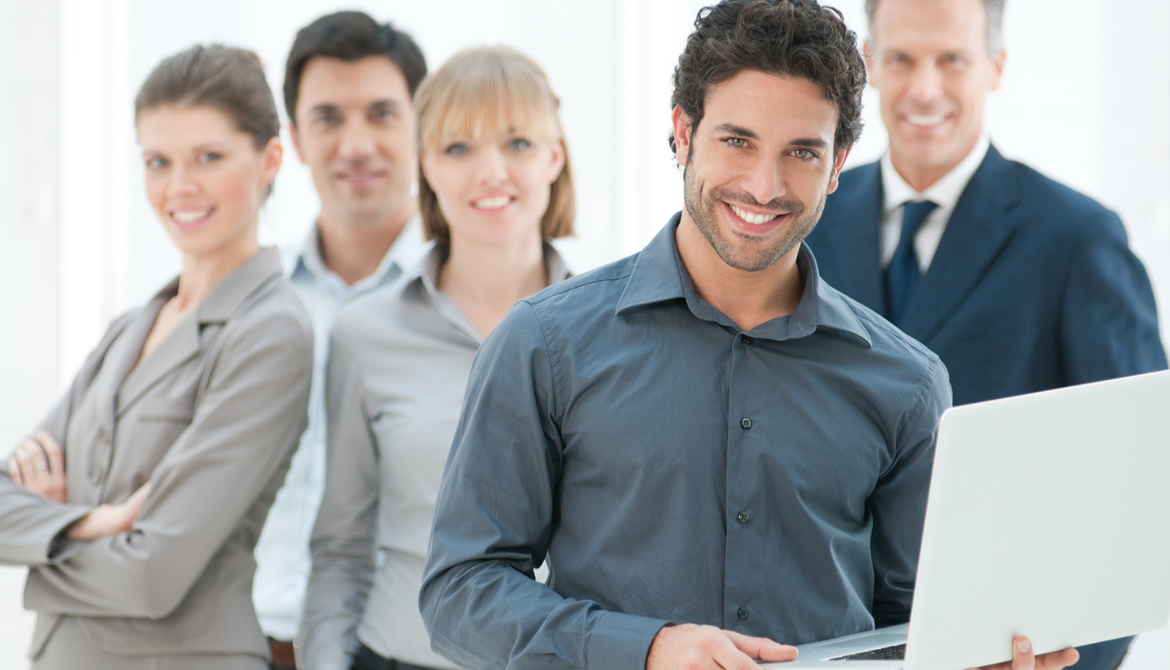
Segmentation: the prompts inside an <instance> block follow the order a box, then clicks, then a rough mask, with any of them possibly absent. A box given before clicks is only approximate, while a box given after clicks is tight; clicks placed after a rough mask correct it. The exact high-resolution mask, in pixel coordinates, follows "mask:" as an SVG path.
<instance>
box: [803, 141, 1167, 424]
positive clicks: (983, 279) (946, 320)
mask: <svg viewBox="0 0 1170 670" xmlns="http://www.w3.org/2000/svg"><path fill="white" fill-rule="evenodd" d="M882 192H883V191H882V179H881V169H880V166H879V164H878V163H871V164H869V165H864V166H861V167H858V168H855V169H853V170H849V171H848V172H845V173H843V174H842V175H841V181H840V186H839V188H838V189H837V192H836V193H834V194H832V195H830V196H829V197H828V200H827V202H826V203H825V211H824V214H823V216H822V217H821V220H820V223H819V224H818V225H817V227H816V229H815V230H813V232H812V233H811V234H810V235H809V236H808V238H807V242H808V244H809V246H810V247H811V248H812V250H813V253H814V254H815V255H816V259H817V265H818V267H819V268H820V273H821V276H822V277H823V278H824V279H825V280H826V281H828V282H829V283H830V284H831V285H832V286H833V287H835V288H837V289H839V290H841V291H843V292H844V293H845V294H847V295H849V296H850V297H852V298H854V299H855V300H858V301H859V302H861V303H863V304H864V305H866V306H867V307H869V308H870V309H873V310H874V311H876V312H877V313H879V314H882V315H887V316H888V313H887V311H886V304H885V295H884V292H883V288H882V286H883V282H882V270H881V260H880V250H879V243H878V239H879V227H880V225H881V214H882ZM899 327H900V328H901V329H902V330H903V331H905V332H906V334H908V335H910V336H911V337H914V338H915V339H917V340H918V341H920V342H922V343H923V344H925V345H926V346H927V347H929V348H930V349H932V350H933V351H934V352H935V353H937V354H938V355H939V358H941V359H942V360H943V363H945V364H946V366H947V369H948V370H949V372H950V375H951V385H952V387H953V389H954V402H955V404H956V405H959V404H963V403H970V402H978V401H981V400H990V399H993V398H1002V397H1005V396H1012V395H1018V394H1021V393H1030V392H1033V391H1041V390H1045V389H1051V388H1057V387H1061V386H1070V385H1073V384H1081V383H1085V382H1092V381H1098V380H1102V379H1110V378H1114V377H1122V376H1125V375H1131V374H1137V373H1141V372H1151V371H1154V370H1164V369H1166V354H1165V352H1164V351H1163V349H1162V342H1161V340H1160V338H1159V335H1158V318H1157V311H1156V308H1155V305H1154V294H1153V290H1152V289H1151V287H1150V280H1149V278H1148V277H1147V276H1146V271H1145V268H1144V267H1143V266H1142V264H1141V261H1139V260H1138V259H1137V258H1136V257H1135V256H1134V255H1133V253H1132V252H1131V251H1130V250H1129V246H1128V244H1127V242H1126V235H1125V229H1124V228H1123V227H1122V225H1121V220H1120V219H1119V218H1118V217H1117V215H1116V214H1114V213H1113V212H1111V211H1109V210H1107V209H1105V208H1104V207H1103V206H1101V205H1100V204H1099V203H1097V202H1096V201H1094V200H1092V199H1091V198H1089V197H1087V196H1085V195H1082V194H1080V193H1077V192H1076V191H1073V190H1072V189H1070V188H1068V187H1066V186H1062V185H1061V184H1058V183H1056V182H1055V181H1052V180H1051V179H1048V178H1047V177H1044V176H1043V175H1041V174H1040V173H1038V172H1036V171H1035V170H1032V169H1031V168H1029V167H1027V166H1025V165H1022V164H1020V163H1016V162H1012V161H1008V160H1006V159H1004V157H1003V156H1001V155H1000V153H999V152H998V151H996V149H995V147H991V149H990V150H989V151H988V153H987V157H986V158H985V159H984V160H983V163H982V164H981V165H980V166H979V169H978V170H977V171H976V172H975V175H974V176H973V177H972V178H971V181H970V182H969V183H968V185H967V188H966V189H965V190H964V191H963V194H962V196H961V197H960V198H959V201H958V203H957V204H956V206H955V211H954V212H953V213H952V215H951V219H950V221H949V223H948V224H947V227H946V231H945V232H944V234H943V237H942V240H941V242H940V243H939V246H938V251H937V253H936V254H935V256H934V260H933V261H931V264H930V268H929V269H928V270H927V272H926V274H925V275H924V276H923V279H922V282H921V284H919V287H918V290H917V292H916V293H915V295H914V298H913V300H912V301H911V302H910V304H909V306H908V307H907V308H906V312H905V314H904V315H903V317H902V323H901V324H899Z"/></svg>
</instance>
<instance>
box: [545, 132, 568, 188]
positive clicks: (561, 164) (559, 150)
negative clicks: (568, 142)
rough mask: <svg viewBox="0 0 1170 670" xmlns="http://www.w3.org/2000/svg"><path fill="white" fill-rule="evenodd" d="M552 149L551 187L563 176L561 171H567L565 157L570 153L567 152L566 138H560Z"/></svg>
mask: <svg viewBox="0 0 1170 670" xmlns="http://www.w3.org/2000/svg"><path fill="white" fill-rule="evenodd" d="M551 147H552V163H550V164H549V171H548V183H549V184H550V185H551V184H552V183H553V182H554V181H556V180H557V177H560V176H561V171H562V170H564V169H565V156H566V155H568V151H566V150H565V138H563V137H562V138H559V139H557V141H556V142H553V143H552V144H551Z"/></svg>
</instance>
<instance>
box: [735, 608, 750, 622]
mask: <svg viewBox="0 0 1170 670" xmlns="http://www.w3.org/2000/svg"><path fill="white" fill-rule="evenodd" d="M735 615H736V616H737V617H739V618H741V619H746V618H748V608H746V607H741V608H739V609H738V610H736V612H735Z"/></svg>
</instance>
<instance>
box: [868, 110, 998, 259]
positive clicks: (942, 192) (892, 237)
mask: <svg viewBox="0 0 1170 670" xmlns="http://www.w3.org/2000/svg"><path fill="white" fill-rule="evenodd" d="M990 147H991V141H990V140H989V139H988V137H987V134H986V133H983V134H982V135H980V136H979V142H977V143H976V144H975V148H973V149H972V150H971V153H969V154H967V157H966V158H964V159H963V160H962V162H960V163H959V164H958V165H956V166H955V167H954V169H952V170H951V171H950V172H948V173H946V175H944V176H943V178H942V179H939V180H938V181H936V182H935V183H934V184H933V185H931V186H930V188H928V189H926V190H925V191H923V192H922V193H919V192H918V191H915V190H914V188H913V187H912V186H910V184H907V183H906V180H905V179H903V178H902V175H900V174H898V171H897V170H896V169H894V163H893V161H891V160H890V152H889V151H887V152H886V154H885V155H884V156H882V160H881V166H882V191H883V199H882V203H883V204H882V227H881V249H882V269H883V270H885V269H886V266H887V265H889V264H890V259H892V258H893V257H894V251H896V250H897V249H898V240H899V239H900V238H901V237H902V209H903V207H902V206H903V205H905V204H906V202H907V201H919V200H930V201H931V202H933V203H934V204H936V205H938V207H936V208H934V209H933V210H932V211H931V212H930V214H928V215H927V216H926V221H924V222H923V224H922V227H921V228H919V229H918V233H917V234H915V235H914V254H915V256H916V257H917V258H918V268H919V269H920V270H922V274H924V275H925V274H926V271H927V270H928V269H929V268H930V262H931V261H932V260H934V254H935V252H936V251H938V243H939V242H940V241H942V236H943V233H944V232H945V231H946V229H947V223H948V222H949V221H950V220H951V213H953V212H954V211H955V205H956V204H958V202H959V196H961V195H963V191H964V190H965V189H966V188H967V182H969V181H971V177H973V176H974V175H975V171H976V170H978V169H979V166H980V165H981V164H982V163H983V159H984V158H986V157H987V150H988V149H989V148H990Z"/></svg>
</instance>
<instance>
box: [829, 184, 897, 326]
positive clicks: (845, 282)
mask: <svg viewBox="0 0 1170 670" xmlns="http://www.w3.org/2000/svg"><path fill="white" fill-rule="evenodd" d="M851 176H852V177H853V180H851V181H853V183H851V184H849V185H848V186H846V185H844V184H843V185H842V188H840V189H839V190H838V191H837V192H836V193H834V194H832V195H830V196H829V198H830V199H833V198H838V200H837V201H836V202H835V203H834V205H835V209H836V210H837V211H836V212H835V213H834V214H833V216H832V220H831V221H828V222H826V224H823V225H830V226H832V227H833V230H825V231H823V232H824V234H825V235H826V236H831V237H832V239H833V244H827V245H818V246H815V247H813V254H814V255H815V256H816V258H817V265H818V266H820V267H821V274H822V276H827V277H831V279H830V280H829V284H830V285H831V286H832V287H833V288H835V289H837V290H839V291H841V292H842V293H844V294H845V295H848V296H849V297H851V298H853V299H854V300H856V301H858V302H860V303H861V304H863V305H865V306H866V307H868V308H870V309H872V310H873V311H875V312H877V313H879V314H885V312H886V297H885V294H884V293H883V292H882V268H881V258H880V256H879V254H880V252H879V250H880V249H881V245H880V243H879V240H878V235H879V229H880V226H881V220H882V176H881V169H880V166H879V164H878V163H871V164H870V165H863V166H861V167H859V168H857V169H855V170H853V174H852V175H851ZM822 255H823V257H822ZM826 265H827V266H829V267H828V268H826ZM826 270H828V271H827V272H826Z"/></svg>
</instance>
